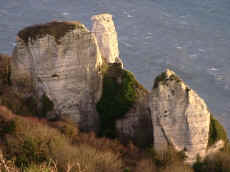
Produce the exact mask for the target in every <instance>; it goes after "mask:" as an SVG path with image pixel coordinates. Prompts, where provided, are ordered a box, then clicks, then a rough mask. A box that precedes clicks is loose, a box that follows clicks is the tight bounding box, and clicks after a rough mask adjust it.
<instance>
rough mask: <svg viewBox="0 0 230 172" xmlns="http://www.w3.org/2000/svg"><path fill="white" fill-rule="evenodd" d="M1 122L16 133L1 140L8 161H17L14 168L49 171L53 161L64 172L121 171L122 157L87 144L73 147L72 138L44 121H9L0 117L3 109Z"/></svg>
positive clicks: (13, 116)
mask: <svg viewBox="0 0 230 172" xmlns="http://www.w3.org/2000/svg"><path fill="white" fill-rule="evenodd" d="M11 115H12V114H11ZM0 119H1V120H2V121H4V120H5V121H14V123H15V129H14V132H12V133H8V132H7V133H4V134H3V135H2V136H1V137H2V138H1V140H2V147H3V148H4V149H3V152H4V155H5V157H6V158H7V159H9V160H14V161H15V165H16V166H17V167H18V168H21V169H22V170H23V171H25V170H27V171H28V170H30V171H31V170H33V171H36V170H35V169H36V167H39V168H38V169H37V171H39V170H40V167H41V168H42V164H44V169H46V170H49V166H48V164H47V162H49V161H50V160H52V161H54V162H55V164H57V169H58V170H59V171H63V172H64V171H68V170H69V171H74V172H75V171H76V172H78V171H79V172H80V171H81V170H84V169H87V172H97V171H105V172H106V171H111V172H113V171H114V172H115V171H116V172H119V171H121V170H122V160H121V158H120V154H119V153H115V152H114V151H112V150H108V149H107V150H106V149H104V150H102V149H100V148H99V149H98V148H95V147H93V146H91V145H90V144H88V143H78V144H75V145H73V144H71V142H70V140H69V136H68V137H66V136H65V135H63V134H61V133H60V132H59V131H58V130H56V129H54V128H50V127H48V125H47V122H46V121H44V120H43V121H40V120H39V119H37V118H32V117H30V118H29V117H20V116H15V115H12V116H11V117H9V118H7V116H6V115H1V107H0ZM1 127H2V126H0V129H1ZM98 147H99V146H98ZM31 165H32V166H31ZM40 171H41V170H40Z"/></svg>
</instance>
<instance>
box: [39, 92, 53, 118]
mask: <svg viewBox="0 0 230 172" xmlns="http://www.w3.org/2000/svg"><path fill="white" fill-rule="evenodd" d="M41 102H42V109H41V112H40V114H38V115H39V116H41V117H47V114H48V112H50V111H52V110H53V109H54V104H53V102H52V101H51V100H50V99H49V97H47V96H46V95H45V94H43V96H42V97H41Z"/></svg>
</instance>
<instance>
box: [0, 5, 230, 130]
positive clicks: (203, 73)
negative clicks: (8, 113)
mask: <svg viewBox="0 0 230 172" xmlns="http://www.w3.org/2000/svg"><path fill="white" fill-rule="evenodd" d="M0 4H1V5H0V45H1V46H0V52H1V53H8V54H10V53H11V51H12V49H13V47H14V42H15V38H16V34H17V32H18V31H19V30H20V29H22V28H23V27H25V26H28V25H31V24H37V23H44V22H47V21H50V20H54V19H56V20H79V21H81V22H82V23H84V24H86V25H87V26H88V27H89V28H90V27H91V25H90V16H92V15H94V14H98V13H101V12H108V13H112V14H113V16H114V20H115V23H116V26H117V30H118V34H119V46H120V53H121V57H122V59H123V61H124V63H125V67H126V68H128V69H129V70H131V71H133V72H134V73H135V75H136V77H137V79H138V80H139V81H140V82H141V83H142V84H143V85H144V86H145V87H147V88H148V89H151V87H152V85H153V80H154V78H155V76H156V75H158V74H159V73H160V72H162V71H164V70H165V69H166V68H171V69H172V70H174V71H175V72H176V73H177V74H179V75H180V76H181V77H182V78H183V79H184V80H185V81H186V83H188V84H189V85H190V86H191V87H192V88H193V89H194V90H195V91H197V92H198V93H199V94H200V95H201V97H203V98H204V99H205V100H206V102H207V104H208V106H209V107H210V110H211V111H212V112H213V113H214V115H215V116H216V117H217V118H218V119H219V120H220V121H221V122H222V123H223V124H224V126H225V127H226V128H227V130H228V133H229V134H230V68H229V66H230V29H229V28H230V10H229V9H230V1H229V0H173V1H172V0H141V1H140V0H116V1H114V0H97V1H93V0H65V1H63V0H9V1H5V0H0Z"/></svg>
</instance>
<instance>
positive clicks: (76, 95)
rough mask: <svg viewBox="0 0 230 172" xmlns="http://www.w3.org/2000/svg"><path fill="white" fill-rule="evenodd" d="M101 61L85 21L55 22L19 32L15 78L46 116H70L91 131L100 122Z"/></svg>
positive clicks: (14, 66) (14, 61) (15, 57)
mask: <svg viewBox="0 0 230 172" xmlns="http://www.w3.org/2000/svg"><path fill="white" fill-rule="evenodd" d="M101 65H102V58H101V54H100V51H99V48H98V45H97V41H96V39H95V36H94V35H93V34H92V33H91V32H89V31H88V30H87V28H86V27H85V26H84V25H82V24H80V23H79V22H56V21H54V22H51V23H47V24H43V25H36V26H32V27H28V28H25V29H23V30H21V31H20V32H19V34H18V37H17V45H16V48H15V50H14V53H13V58H12V63H11V68H12V74H11V78H12V81H13V84H14V85H15V86H16V87H17V89H20V90H22V92H23V93H24V95H25V96H31V95H32V96H33V97H35V98H36V99H37V100H38V102H39V104H40V105H39V109H41V111H40V113H41V112H42V113H43V114H42V115H46V116H47V117H49V118H51V117H53V116H55V115H57V116H61V115H62V116H64V115H65V116H68V117H70V118H71V119H73V120H74V121H75V122H76V123H78V124H79V125H80V128H84V129H86V128H87V129H91V128H95V127H96V125H97V112H96V108H95V104H96V102H97V101H98V99H99V98H100V95H101V86H102V77H101V74H100V68H101ZM44 113H45V114H44Z"/></svg>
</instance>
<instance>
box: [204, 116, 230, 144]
mask: <svg viewBox="0 0 230 172" xmlns="http://www.w3.org/2000/svg"><path fill="white" fill-rule="evenodd" d="M227 139H228V138H227V133H226V131H225V129H224V127H223V126H222V125H221V124H220V123H219V121H217V120H216V119H215V118H214V117H213V115H212V114H211V115H210V125H209V140H208V145H209V146H211V145H213V144H214V143H216V142H217V141H218V140H223V141H225V142H226V141H227Z"/></svg>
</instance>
